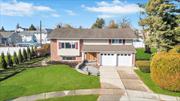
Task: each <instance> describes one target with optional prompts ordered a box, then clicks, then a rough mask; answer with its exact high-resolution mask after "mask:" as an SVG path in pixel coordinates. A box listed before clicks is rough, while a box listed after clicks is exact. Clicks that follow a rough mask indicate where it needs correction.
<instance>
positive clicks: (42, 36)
mask: <svg viewBox="0 0 180 101" xmlns="http://www.w3.org/2000/svg"><path fill="white" fill-rule="evenodd" d="M51 31H52V29H43V30H42V31H41V34H40V31H39V30H38V31H36V33H35V36H36V39H37V42H38V43H40V39H41V42H42V44H46V43H50V41H49V40H48V38H47V37H48V34H49V33H50V32H51Z"/></svg>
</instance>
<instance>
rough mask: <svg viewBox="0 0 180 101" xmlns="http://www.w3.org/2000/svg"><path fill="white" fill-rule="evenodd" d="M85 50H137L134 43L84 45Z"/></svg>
mask: <svg viewBox="0 0 180 101" xmlns="http://www.w3.org/2000/svg"><path fill="white" fill-rule="evenodd" d="M82 51H84V52H114V53H117V52H130V53H135V52H136V50H135V48H134V46H133V45H84V46H83V47H82Z"/></svg>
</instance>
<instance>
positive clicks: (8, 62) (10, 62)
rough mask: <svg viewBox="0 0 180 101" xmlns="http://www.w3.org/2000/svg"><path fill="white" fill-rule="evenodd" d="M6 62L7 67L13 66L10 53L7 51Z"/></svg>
mask: <svg viewBox="0 0 180 101" xmlns="http://www.w3.org/2000/svg"><path fill="white" fill-rule="evenodd" d="M7 64H8V66H9V67H13V61H12V57H11V54H10V53H7Z"/></svg>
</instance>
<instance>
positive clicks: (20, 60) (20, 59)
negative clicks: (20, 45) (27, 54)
mask: <svg viewBox="0 0 180 101" xmlns="http://www.w3.org/2000/svg"><path fill="white" fill-rule="evenodd" d="M18 60H19V63H22V62H23V56H22V53H21V49H19V53H18Z"/></svg>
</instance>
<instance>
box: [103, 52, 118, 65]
mask: <svg viewBox="0 0 180 101" xmlns="http://www.w3.org/2000/svg"><path fill="white" fill-rule="evenodd" d="M116 58H117V56H116V54H110V53H107V54H101V65H102V66H116V63H117V62H116Z"/></svg>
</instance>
